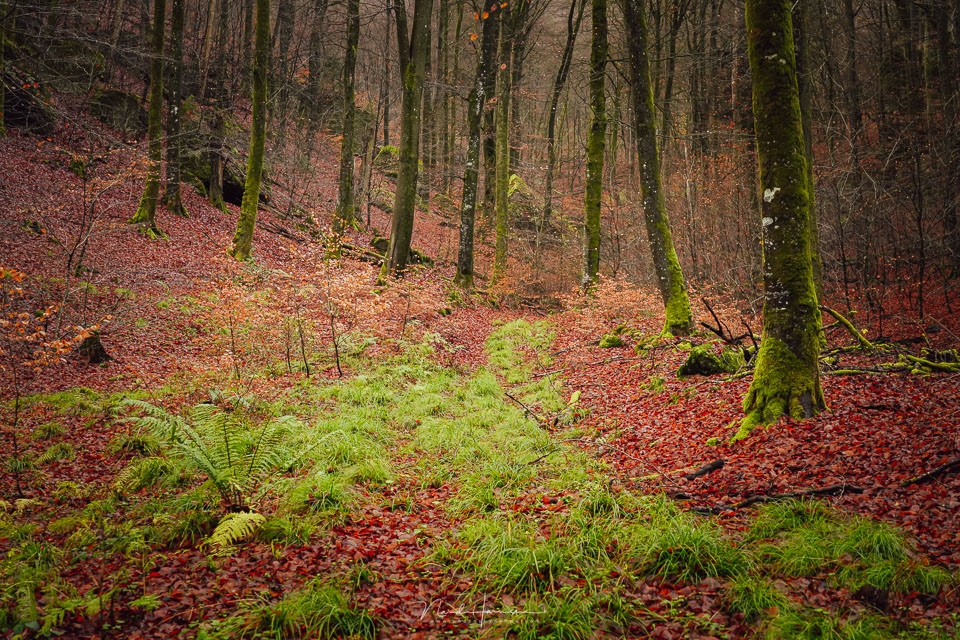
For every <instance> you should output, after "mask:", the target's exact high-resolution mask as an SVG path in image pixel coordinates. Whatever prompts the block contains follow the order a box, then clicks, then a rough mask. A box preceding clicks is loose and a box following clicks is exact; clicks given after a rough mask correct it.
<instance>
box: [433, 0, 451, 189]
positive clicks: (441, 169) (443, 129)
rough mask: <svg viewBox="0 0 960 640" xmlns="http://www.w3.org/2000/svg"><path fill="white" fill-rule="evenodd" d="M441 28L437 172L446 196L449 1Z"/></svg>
mask: <svg viewBox="0 0 960 640" xmlns="http://www.w3.org/2000/svg"><path fill="white" fill-rule="evenodd" d="M438 11H439V14H440V15H439V27H438V31H437V66H439V71H438V72H437V88H436V91H435V95H436V103H437V106H438V108H439V109H440V123H439V126H438V128H437V135H438V137H439V140H438V142H439V145H438V147H439V148H438V155H437V157H436V165H437V172H438V173H439V174H440V180H439V183H438V185H437V188H438V189H439V191H440V192H441V193H443V194H446V193H447V191H448V189H449V183H450V179H449V174H448V173H447V168H448V165H449V162H450V136H449V135H447V131H448V128H449V127H450V121H449V118H450V100H449V99H448V96H447V84H448V83H449V78H448V74H449V73H450V68H449V67H450V60H449V55H448V54H449V48H450V47H449V40H450V38H449V36H450V34H449V30H450V4H449V2H448V1H447V0H440V4H439V9H438Z"/></svg>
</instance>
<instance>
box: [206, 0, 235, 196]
mask: <svg viewBox="0 0 960 640" xmlns="http://www.w3.org/2000/svg"><path fill="white" fill-rule="evenodd" d="M229 18H230V5H229V3H226V2H224V3H221V5H220V7H219V11H218V12H217V20H218V25H217V32H218V33H217V38H218V40H219V43H220V45H219V47H217V68H218V69H223V68H224V66H225V65H226V60H227V52H226V48H227V41H228V37H229V34H228V29H229V22H230V20H229ZM215 77H217V78H219V80H220V82H219V84H218V85H217V86H216V87H215V88H214V91H215V93H214V95H213V98H214V100H215V101H216V103H217V107H216V110H215V113H216V116H215V117H214V121H213V132H212V135H211V136H210V182H209V186H208V187H207V198H208V199H209V201H210V204H212V205H213V206H215V207H216V208H217V209H220V211H222V212H224V213H227V204H226V202H224V200H223V168H224V158H223V140H224V137H225V136H226V134H227V123H226V120H225V118H224V113H223V102H224V100H225V99H226V97H227V87H226V80H225V78H223V76H222V74H218V75H217V76H215Z"/></svg>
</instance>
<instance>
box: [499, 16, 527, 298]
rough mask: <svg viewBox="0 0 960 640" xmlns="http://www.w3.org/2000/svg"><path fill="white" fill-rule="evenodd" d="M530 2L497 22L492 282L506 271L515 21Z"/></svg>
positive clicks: (508, 231) (508, 230)
mask: <svg viewBox="0 0 960 640" xmlns="http://www.w3.org/2000/svg"><path fill="white" fill-rule="evenodd" d="M527 2H529V0H517V2H514V3H513V4H512V5H510V7H509V8H508V9H506V13H505V14H504V15H503V16H501V18H500V74H499V79H498V81H497V115H496V125H497V129H496V131H497V135H496V149H495V151H496V189H495V192H494V203H495V209H496V223H497V240H496V248H495V250H494V258H493V277H492V280H493V281H497V280H499V279H500V277H502V276H503V273H504V270H505V269H506V268H507V241H508V237H509V233H510V203H509V199H510V98H511V93H512V85H511V78H512V72H511V69H512V66H513V54H514V45H515V44H516V43H515V38H514V35H515V33H516V27H517V21H518V19H519V17H520V15H521V12H522V11H523V5H524V4H525V3H527Z"/></svg>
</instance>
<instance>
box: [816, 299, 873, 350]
mask: <svg viewBox="0 0 960 640" xmlns="http://www.w3.org/2000/svg"><path fill="white" fill-rule="evenodd" d="M820 310H821V311H825V312H827V313H829V314H830V315H832V316H833V317H834V318H836V319H837V322H839V323H840V324H841V325H843V326H844V327H845V328H846V330H847V331H849V332H850V335H852V336H853V337H854V338H856V339H857V342H858V343H859V344H860V347H861V348H862V349H866V350H867V351H871V352H874V351H876V350H877V347H876V345H874V344H873V343H872V342H870V341H869V340H867V338H866V337H865V336H864V335H863V333H861V332H860V331H858V330H857V328H856V327H855V326H853V323H852V322H850V321H849V320H847V319H846V318H844V317H843V316H842V315H840V313H839V312H838V311H834V310H833V309H831V308H830V307H825V306H823V305H820Z"/></svg>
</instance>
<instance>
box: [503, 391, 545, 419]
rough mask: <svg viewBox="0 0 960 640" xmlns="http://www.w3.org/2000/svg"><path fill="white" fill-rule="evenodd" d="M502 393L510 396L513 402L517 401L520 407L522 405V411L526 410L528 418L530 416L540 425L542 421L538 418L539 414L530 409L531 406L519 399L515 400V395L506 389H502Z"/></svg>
mask: <svg viewBox="0 0 960 640" xmlns="http://www.w3.org/2000/svg"><path fill="white" fill-rule="evenodd" d="M503 394H504V395H505V396H507V397H508V398H510V399H511V400H513V401H514V402H516V403H517V404H518V405H520V406H521V407H523V410H524V412H526V414H527V415H528V416H530V418H532V419H533V421H534V422H536V423H537V425H538V426H542V423H543V421H542V420H541V419H540V416H539V415H537V414H536V413H535V412H534V411H533V409H531V408H530V407H528V406H527V405H525V404H523V403H522V402H521V401H520V400H517V399H516V398H515V397H513V395H512V394H511V393H510V392H509V391H507V390H506V389H504V391H503Z"/></svg>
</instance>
